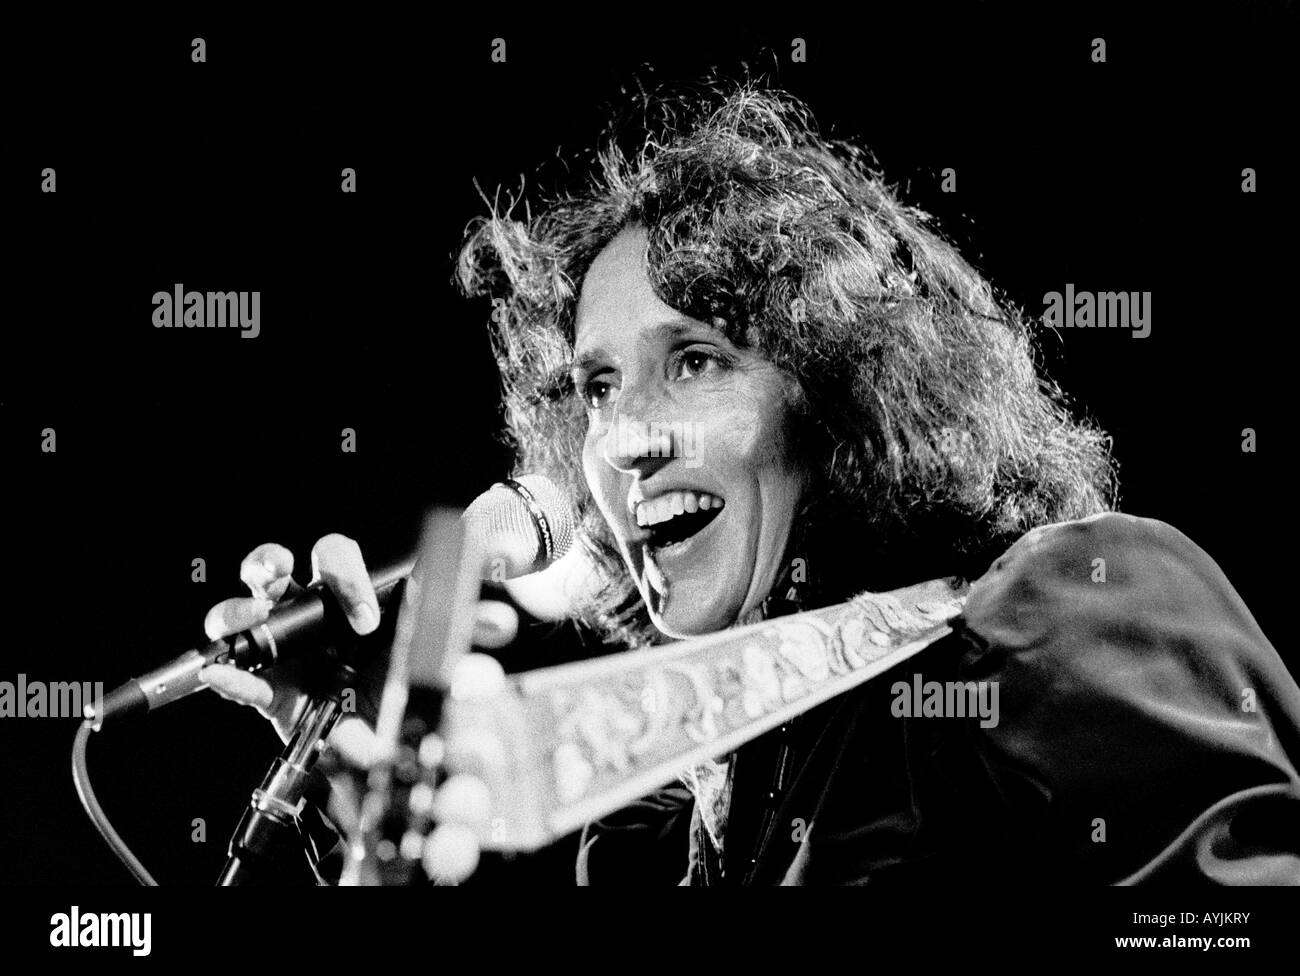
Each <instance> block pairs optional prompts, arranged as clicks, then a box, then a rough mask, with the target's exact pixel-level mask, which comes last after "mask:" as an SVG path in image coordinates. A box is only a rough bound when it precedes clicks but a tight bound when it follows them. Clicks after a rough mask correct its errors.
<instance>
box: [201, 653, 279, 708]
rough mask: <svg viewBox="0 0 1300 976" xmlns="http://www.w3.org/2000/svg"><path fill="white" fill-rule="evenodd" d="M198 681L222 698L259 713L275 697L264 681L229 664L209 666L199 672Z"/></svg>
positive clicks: (267, 706) (269, 704) (268, 706)
mask: <svg viewBox="0 0 1300 976" xmlns="http://www.w3.org/2000/svg"><path fill="white" fill-rule="evenodd" d="M199 680H200V681H203V682H205V683H206V684H207V686H208V687H209V688H211V689H212V690H213V691H215V692H216V693H217V694H218V695H220V696H221V697H222V698H227V699H229V700H230V701H236V702H239V703H240V704H241V705H251V706H253V707H254V708H256V709H258V710H260V711H266V710H268V709H269V708H270V707H271V701H272V699H273V698H274V697H275V693H274V692H273V691H272V690H271V686H270V685H269V684H268V683H267V682H266V681H265V680H263V679H262V678H259V677H258V676H257V675H255V674H250V673H249V672H247V671H241V670H239V668H236V667H231V666H230V665H229V664H209V665H208V666H207V667H206V668H204V669H203V670H202V671H200V672H199Z"/></svg>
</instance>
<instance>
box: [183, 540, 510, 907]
mask: <svg viewBox="0 0 1300 976" xmlns="http://www.w3.org/2000/svg"><path fill="white" fill-rule="evenodd" d="M311 566H312V583H313V584H315V583H322V584H323V585H324V586H325V587H327V588H328V589H329V590H330V592H332V593H333V594H334V595H335V597H336V598H337V599H338V602H339V606H340V607H341V608H342V609H343V612H344V613H345V614H346V616H347V619H348V622H349V623H350V624H351V625H352V629H353V630H354V631H356V633H357V634H359V635H365V634H369V633H372V632H373V631H374V630H375V629H376V628H377V627H378V626H379V604H378V601H377V599H376V597H375V591H374V588H373V587H372V586H371V583H370V574H369V572H368V571H367V569H366V565H365V560H364V559H363V558H362V555H361V549H360V547H359V546H358V545H357V543H356V542H354V541H353V540H352V539H349V538H347V537H346V536H342V535H327V536H325V537H323V538H322V539H320V540H319V541H318V542H317V543H316V545H315V546H314V547H313V548H312V551H311ZM293 568H294V559H293V553H291V552H290V551H289V550H288V549H286V548H285V547H284V546H280V545H276V544H274V543H268V544H266V545H262V546H258V547H257V548H256V549H254V550H253V551H252V552H250V553H249V554H248V555H247V556H245V557H244V560H243V562H242V563H241V565H240V568H239V577H240V579H241V580H243V582H244V584H245V585H246V586H247V587H248V589H249V592H250V594H251V595H250V596H248V597H238V598H235V599H230V600H224V601H222V602H221V603H218V604H217V605H216V606H214V607H213V608H212V609H211V610H209V611H208V615H207V617H206V618H205V620H204V630H205V631H206V632H207V635H208V638H209V639H210V640H216V639H218V638H220V637H225V636H227V635H229V634H232V633H238V632H240V631H243V630H247V629H248V628H249V627H253V626H256V625H257V624H259V623H262V622H263V621H265V620H266V619H267V617H268V615H269V614H270V612H271V609H272V607H274V606H275V605H276V604H277V603H279V602H280V601H282V600H287V599H291V598H292V597H293V596H294V595H295V594H296V593H298V592H301V590H302V587H300V586H299V585H298V584H297V583H296V582H295V581H294V579H293V575H292V574H293ZM518 629H519V619H518V616H517V615H516V613H515V611H514V609H513V608H512V607H510V606H509V605H508V604H505V603H500V602H496V601H482V602H480V603H479V604H478V607H477V612H476V616H475V622H474V644H475V645H476V646H477V647H481V648H489V649H490V648H499V647H504V646H505V645H507V644H509V643H510V642H511V641H512V640H514V637H515V634H516V633H517V632H518ZM380 664H381V665H382V668H381V669H376V673H377V674H378V676H379V678H380V679H382V677H383V671H386V669H387V664H386V662H380ZM459 665H460V666H459V667H458V668H457V672H456V675H455V680H454V684H459V685H461V686H462V687H463V686H464V684H465V681H466V678H467V677H468V678H469V679H470V683H471V684H472V685H476V686H477V685H482V684H484V683H485V682H486V683H491V682H492V681H496V680H504V678H503V676H501V668H500V665H498V664H497V663H496V662H495V661H494V660H492V659H491V658H488V657H486V656H485V655H477V654H471V655H467V656H466V657H464V658H462V659H461V661H460V662H459ZM299 675H300V671H299V670H298V669H297V668H296V667H295V664H294V662H288V663H287V665H280V666H277V667H275V668H270V669H268V670H267V671H264V672H262V673H260V674H251V673H249V672H247V671H241V670H239V669H238V668H235V667H233V666H230V665H224V664H214V665H210V666H209V667H207V668H204V670H203V672H202V678H203V680H204V681H206V682H207V684H208V686H209V687H210V688H212V689H213V690H214V691H216V692H217V693H218V694H219V695H221V696H222V697H223V698H228V699H230V700H232V701H236V702H239V703H241V704H244V705H251V706H252V707H254V708H256V709H257V710H258V712H260V713H261V714H262V715H263V716H265V717H266V718H267V719H269V720H270V721H271V723H272V724H273V725H274V726H275V730H276V732H277V733H279V735H280V738H281V739H282V740H283V741H285V742H288V741H289V738H290V736H291V735H292V733H293V729H294V726H295V724H296V722H297V720H298V718H299V716H300V715H301V714H302V710H303V709H304V708H305V707H306V704H307V701H308V698H307V695H306V694H305V693H304V692H303V691H302V690H301V688H300V687H299V684H298V681H297V678H298V677H299ZM489 676H490V677H489ZM330 745H331V746H333V747H334V749H335V750H336V751H338V752H339V754H340V755H341V756H342V757H343V758H345V759H346V760H347V761H348V762H350V763H352V764H353V765H355V766H359V767H362V768H366V767H369V766H371V765H373V763H374V762H375V760H376V759H377V758H378V757H379V755H380V750H379V742H378V737H377V736H376V735H375V732H374V730H373V729H372V728H371V726H370V725H369V724H368V723H367V722H366V721H365V720H364V719H363V718H362V717H361V716H359V715H345V716H344V717H343V718H342V719H340V721H339V722H338V724H337V725H336V726H335V727H334V731H333V732H332V733H331V734H330ZM448 745H449V746H450V747H451V748H449V749H448V760H449V762H448V763H447V764H446V765H447V767H448V772H449V773H451V776H450V778H449V779H448V780H447V781H446V782H445V783H444V784H443V786H442V787H440V788H439V790H438V792H437V795H436V800H435V808H434V809H435V815H436V816H437V818H438V821H439V826H438V827H437V828H435V830H434V834H433V836H431V838H430V848H431V849H430V850H429V851H428V853H427V854H426V856H425V858H424V862H425V868H426V871H428V873H429V874H430V875H431V876H432V877H434V878H435V879H436V880H440V881H443V882H452V883H454V882H458V881H461V880H464V878H466V877H468V876H469V874H470V873H471V872H472V871H473V869H474V867H475V866H476V865H477V863H478V853H479V852H478V844H477V841H476V840H475V837H476V833H475V832H476V830H478V829H481V827H482V824H483V823H484V822H485V818H486V817H488V816H489V815H490V810H489V809H487V797H486V793H487V789H486V787H485V786H484V785H483V784H482V781H480V780H478V779H477V778H476V777H473V775H472V772H473V766H474V763H473V762H463V763H461V762H457V761H456V754H457V753H459V752H460V751H461V750H459V749H457V748H456V745H457V744H456V743H454V742H453V743H449V744H448ZM457 767H461V768H457Z"/></svg>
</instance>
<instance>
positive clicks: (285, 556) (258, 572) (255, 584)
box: [239, 542, 293, 600]
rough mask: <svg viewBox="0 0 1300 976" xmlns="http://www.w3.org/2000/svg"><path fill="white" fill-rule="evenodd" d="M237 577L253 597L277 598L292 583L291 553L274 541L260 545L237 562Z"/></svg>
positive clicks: (281, 595) (262, 598)
mask: <svg viewBox="0 0 1300 976" xmlns="http://www.w3.org/2000/svg"><path fill="white" fill-rule="evenodd" d="M239 578H240V579H241V580H243V582H244V585H246V586H247V587H248V588H249V589H250V590H251V591H252V592H253V596H254V597H256V598H258V599H261V600H279V599H280V598H281V597H283V596H284V592H285V590H286V589H288V588H289V587H290V586H292V585H293V553H292V552H290V551H289V550H288V549H286V548H285V547H284V546H281V545H278V544H277V543H274V542H267V543H265V544H263V545H260V546H258V547H257V548H256V549H254V550H253V551H252V552H250V553H249V554H248V555H247V556H245V557H244V561H243V562H242V563H240V564H239Z"/></svg>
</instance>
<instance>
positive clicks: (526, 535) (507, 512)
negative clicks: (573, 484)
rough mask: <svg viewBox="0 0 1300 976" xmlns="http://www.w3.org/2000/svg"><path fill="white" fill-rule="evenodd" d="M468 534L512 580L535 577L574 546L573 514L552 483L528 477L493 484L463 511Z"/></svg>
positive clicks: (494, 566) (493, 566)
mask: <svg viewBox="0 0 1300 976" xmlns="http://www.w3.org/2000/svg"><path fill="white" fill-rule="evenodd" d="M464 518H465V524H466V529H467V532H468V534H469V536H470V538H471V540H472V541H473V542H475V543H476V544H477V545H478V546H480V547H481V549H482V552H483V556H484V558H485V560H486V561H487V562H488V563H490V564H491V575H493V576H496V575H498V574H500V576H501V577H502V578H505V579H510V578H513V577H515V576H523V575H526V574H528V573H532V572H536V571H537V570H539V569H542V568H544V567H546V566H548V565H549V564H550V563H552V562H554V561H555V560H557V559H559V558H560V557H561V556H563V555H564V554H565V553H567V552H568V551H569V549H570V547H572V545H573V535H574V524H573V510H572V508H571V506H570V505H569V502H568V499H567V498H565V496H564V493H563V492H561V491H560V489H559V488H558V487H557V486H556V485H555V483H554V482H552V481H551V480H550V479H549V478H546V477H545V476H543V475H538V474H526V475H521V476H520V477H518V478H516V479H513V480H511V481H506V482H504V483H502V484H498V485H493V486H492V488H490V489H489V490H488V491H486V492H484V493H483V494H482V495H480V496H479V497H478V498H476V499H475V500H474V502H473V503H472V504H471V505H470V506H469V508H467V509H466V510H465V516H464Z"/></svg>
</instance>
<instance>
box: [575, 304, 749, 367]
mask: <svg viewBox="0 0 1300 976" xmlns="http://www.w3.org/2000/svg"><path fill="white" fill-rule="evenodd" d="M693 332H695V333H698V332H707V333H710V334H712V335H716V336H718V337H720V338H724V339H725V338H726V335H725V334H724V333H723V332H722V330H721V329H719V328H718V327H717V326H714V325H710V324H709V323H707V322H700V321H697V320H696V319H690V318H686V317H682V318H679V319H672V320H670V321H667V322H664V323H663V324H662V325H658V326H656V327H655V328H654V330H653V333H654V334H653V336H652V337H647V338H653V339H660V338H664V339H667V340H668V341H670V342H671V341H673V340H675V339H680V338H681V337H682V336H684V335H688V334H690V333H693ZM608 358H609V357H608V356H606V355H605V351H604V350H603V349H601V348H599V347H598V348H596V349H592V350H590V351H588V352H584V353H581V354H579V355H578V356H577V357H576V358H575V359H574V360H573V367H572V371H573V372H574V373H582V372H586V371H587V370H590V369H594V368H595V367H596V366H598V365H600V364H602V363H603V362H605V361H606V360H607V359H608Z"/></svg>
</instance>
